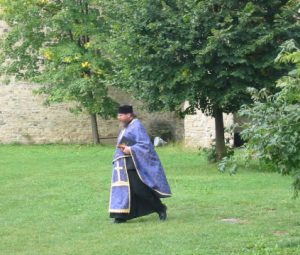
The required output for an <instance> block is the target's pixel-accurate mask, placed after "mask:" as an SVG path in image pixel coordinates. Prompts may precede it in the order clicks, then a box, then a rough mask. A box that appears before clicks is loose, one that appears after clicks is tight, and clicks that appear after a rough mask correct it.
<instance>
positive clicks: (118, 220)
mask: <svg viewBox="0 0 300 255" xmlns="http://www.w3.org/2000/svg"><path fill="white" fill-rule="evenodd" d="M126 221H127V220H125V219H118V218H115V219H114V221H113V222H114V223H116V224H119V223H125V222H126Z"/></svg>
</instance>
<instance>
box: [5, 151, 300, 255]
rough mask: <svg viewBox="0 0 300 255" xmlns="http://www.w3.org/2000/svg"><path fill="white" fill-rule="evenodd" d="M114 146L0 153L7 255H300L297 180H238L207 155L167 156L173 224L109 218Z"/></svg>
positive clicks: (254, 171) (246, 174)
mask: <svg viewBox="0 0 300 255" xmlns="http://www.w3.org/2000/svg"><path fill="white" fill-rule="evenodd" d="M113 153H114V148H113V147H111V146H80V145H45V146H19V145H1V146H0V254H1V255H14V254H22V255H23V254H26V255H35V254H37V255H42V254H59V255H61V254H70V255H71V254H72V255H77V254H78V255H81V254H82V255H89V254H95V255H96V254H101V255H105V254H107V255H112V254H130V255H132V254H151V255H152V254H153V255H155V254H167V255H168V254H170V255H173V254H178V255H184V254H204V255H206V254H207V255H210V254H272V255H273V254H278V255H279V254H280V255H282V254H300V217H299V212H300V210H299V200H293V199H292V198H291V197H292V190H291V188H290V186H291V178H290V177H282V176H280V175H278V174H277V173H271V172H268V171H263V170H259V169H258V167H257V166H256V165H255V164H252V165H250V167H249V168H247V169H242V170H241V171H240V172H239V173H238V174H237V175H234V176H229V175H228V174H226V173H225V174H222V173H219V172H218V171H217V167H216V165H214V164H208V163H207V162H206V160H205V157H204V156H203V155H199V153H198V152H197V151H193V150H187V149H184V148H182V147H180V146H169V147H164V148H161V149H159V150H158V153H159V155H160V158H161V160H162V162H163V165H164V167H165V170H166V174H167V177H168V179H169V182H170V185H171V188H172V192H173V197H172V198H168V199H165V200H164V201H165V203H166V204H167V206H168V214H169V218H168V220H167V221H166V222H160V221H159V220H158V217H157V215H155V214H152V215H149V216H145V217H142V218H138V219H134V220H132V221H129V222H128V223H126V224H120V225H115V224H112V222H111V219H109V217H108V201H109V191H110V179H111V170H112V169H111V167H112V164H111V160H112V155H113Z"/></svg>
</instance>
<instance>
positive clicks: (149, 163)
mask: <svg viewBox="0 0 300 255" xmlns="http://www.w3.org/2000/svg"><path fill="white" fill-rule="evenodd" d="M118 120H119V121H120V122H121V124H122V127H123V128H122V130H121V132H120V134H119V136H118V140H117V146H116V152H115V155H114V159H113V174H112V182H111V192H110V202H109V212H110V217H111V218H114V223H124V222H126V221H127V220H130V219H133V218H137V217H141V216H144V215H147V214H150V213H157V214H158V217H159V219H160V220H162V221H163V220H166V218H167V206H166V205H165V204H163V203H162V202H161V198H166V197H170V196H171V190H170V187H169V184H168V181H167V178H166V176H165V172H164V169H163V167H162V164H161V162H160V160H159V157H158V155H157V153H156V151H155V150H154V146H153V144H152V143H151V140H150V138H149V135H148V133H147V131H146V129H145V127H144V126H143V124H142V123H141V121H140V120H138V119H137V118H136V116H135V114H134V113H133V108H132V106H131V105H123V106H120V107H119V109H118Z"/></svg>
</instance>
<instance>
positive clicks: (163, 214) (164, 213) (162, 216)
mask: <svg viewBox="0 0 300 255" xmlns="http://www.w3.org/2000/svg"><path fill="white" fill-rule="evenodd" d="M163 207H164V209H163V210H162V211H160V212H159V213H158V216H159V219H160V220H166V219H167V209H168V208H167V206H166V205H163Z"/></svg>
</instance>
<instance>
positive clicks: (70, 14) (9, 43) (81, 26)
mask: <svg viewBox="0 0 300 255" xmlns="http://www.w3.org/2000/svg"><path fill="white" fill-rule="evenodd" d="M0 6H1V9H2V13H1V19H3V20H5V21H6V22H7V23H8V25H9V26H10V29H9V32H8V33H7V34H6V35H5V38H4V40H3V41H2V43H1V46H0V48H1V60H0V61H1V63H2V66H1V71H2V73H5V74H7V75H15V76H16V77H17V78H18V79H25V80H30V81H34V82H38V83H41V84H42V86H41V88H40V89H39V90H38V93H43V94H46V95H47V96H48V97H47V101H46V102H47V103H52V102H62V101H76V102H77V106H76V107H74V108H73V111H76V112H78V111H83V110H86V111H87V112H88V113H89V114H90V117H91V124H92V132H93V140H94V143H99V134H98V126H97V114H99V115H100V116H101V117H103V118H108V117H111V116H113V115H114V114H115V108H116V103H115V102H114V101H113V100H112V99H111V98H110V97H109V96H108V87H107V84H106V82H105V81H106V79H107V77H108V76H109V74H110V72H111V62H110V61H109V60H108V58H107V57H106V55H105V52H104V50H103V45H104V44H105V43H106V38H107V32H108V29H107V23H106V21H105V19H104V17H103V16H102V15H101V8H100V7H99V6H98V5H96V3H95V1H92V0H76V1H73V0H66V1H55V0H32V1H23V0H16V1H9V0H1V1H0Z"/></svg>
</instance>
